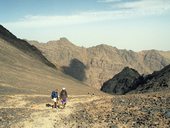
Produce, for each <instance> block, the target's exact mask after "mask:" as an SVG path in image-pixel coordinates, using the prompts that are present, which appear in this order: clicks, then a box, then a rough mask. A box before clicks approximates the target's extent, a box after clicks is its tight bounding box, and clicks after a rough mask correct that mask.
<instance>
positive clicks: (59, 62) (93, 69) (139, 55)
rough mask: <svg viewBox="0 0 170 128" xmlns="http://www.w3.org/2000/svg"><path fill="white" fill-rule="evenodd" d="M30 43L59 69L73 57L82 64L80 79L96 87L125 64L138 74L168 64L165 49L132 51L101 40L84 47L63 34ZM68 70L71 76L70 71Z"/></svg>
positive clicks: (158, 68)
mask: <svg viewBox="0 0 170 128" xmlns="http://www.w3.org/2000/svg"><path fill="white" fill-rule="evenodd" d="M31 44H33V45H35V46H36V47H37V48H38V49H40V50H41V51H42V53H43V55H44V56H45V57H47V58H48V60H50V61H51V62H52V63H54V64H55V65H56V66H57V67H58V69H61V70H63V66H64V67H69V65H70V64H71V63H72V60H74V59H77V60H78V61H79V62H81V63H82V64H83V65H84V66H85V67H86V68H84V71H83V73H85V76H86V79H83V81H84V82H85V83H87V84H89V85H90V86H93V87H95V88H98V89H100V88H101V86H102V85H103V83H104V82H105V81H106V80H108V79H111V78H112V77H113V76H114V75H115V74H117V73H119V72H120V71H121V70H122V69H123V68H124V67H126V66H128V67H130V68H133V69H135V70H137V71H138V72H139V73H140V74H149V73H152V72H153V71H158V70H160V69H162V68H163V67H165V66H166V65H168V64H170V52H168V51H167V52H163V51H156V50H148V51H141V52H134V51H132V50H122V49H117V48H116V47H112V46H108V45H105V44H101V45H98V46H94V47H90V48H84V47H78V46H76V45H74V44H73V43H71V42H70V41H69V40H67V39H66V38H60V40H57V41H49V42H47V43H37V42H35V41H34V42H31ZM80 73H81V72H80ZM69 74H70V75H71V76H73V75H72V73H69ZM75 75H82V74H78V73H74V76H73V77H74V78H79V76H75Z"/></svg>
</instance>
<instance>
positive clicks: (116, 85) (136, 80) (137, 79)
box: [101, 65, 170, 94]
mask: <svg viewBox="0 0 170 128" xmlns="http://www.w3.org/2000/svg"><path fill="white" fill-rule="evenodd" d="M169 89H170V65H168V66H166V67H164V68H163V69H162V70H160V71H155V72H153V73H152V74H149V75H145V76H144V75H140V74H139V73H138V72H137V71H135V70H134V69H131V68H128V67H126V68H124V69H123V70H122V71H121V72H120V73H118V74H117V75H115V76H114V77H113V78H112V79H110V80H108V81H106V82H105V83H104V84H103V86H102V88H101V91H103V92H106V93H110V94H125V93H129V92H130V93H141V92H142V93H143V92H155V91H162V90H169Z"/></svg>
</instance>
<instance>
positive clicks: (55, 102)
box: [51, 89, 58, 108]
mask: <svg viewBox="0 0 170 128" xmlns="http://www.w3.org/2000/svg"><path fill="white" fill-rule="evenodd" d="M51 99H52V100H53V101H54V105H52V107H53V108H57V104H58V89H56V90H55V91H52V93H51Z"/></svg>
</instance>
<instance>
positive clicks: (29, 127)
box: [0, 92, 170, 128]
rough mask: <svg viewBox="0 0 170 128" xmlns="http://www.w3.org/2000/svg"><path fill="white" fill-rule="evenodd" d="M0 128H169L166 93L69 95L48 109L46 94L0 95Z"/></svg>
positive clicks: (49, 102)
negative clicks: (63, 103)
mask: <svg viewBox="0 0 170 128" xmlns="http://www.w3.org/2000/svg"><path fill="white" fill-rule="evenodd" d="M0 102H1V105H0V127H1V128H72V127H73V128H91V127H92V128H93V127H94V128H105V127H107V128H108V127H111V128H131V127H134V128H169V127H170V94H169V93H168V92H164V93H162V92H160V93H150V94H149V93H148V94H131V95H126V96H95V95H71V96H69V99H68V103H67V106H66V108H64V109H61V108H58V109H52V108H51V107H47V106H46V104H52V101H51V99H50V97H49V95H1V98H0Z"/></svg>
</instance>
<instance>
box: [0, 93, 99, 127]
mask: <svg viewBox="0 0 170 128" xmlns="http://www.w3.org/2000/svg"><path fill="white" fill-rule="evenodd" d="M6 98H7V99H8V100H6V101H5V104H3V105H1V106H0V109H5V108H6V109H7V108H8V109H9V108H11V109H22V108H24V109H25V108H26V109H27V110H28V111H31V110H33V112H31V114H30V116H29V118H25V119H24V118H23V119H22V118H21V119H20V121H17V123H14V124H11V125H10V127H11V128H58V127H60V128H70V127H76V125H75V124H76V122H74V120H67V121H65V120H64V119H66V118H67V117H68V116H69V115H70V114H74V113H75V112H76V111H78V108H77V105H78V106H80V105H81V104H82V103H88V102H90V101H93V100H97V99H99V97H97V96H86V95H80V96H69V99H68V103H67V105H66V108H64V109H52V108H51V107H46V104H49V103H51V104H52V102H51V101H50V100H49V99H50V98H49V96H47V95H30V96H29V95H28V96H24V95H16V96H8V97H6ZM43 98H44V99H43ZM18 113H19V111H18Z"/></svg>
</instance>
